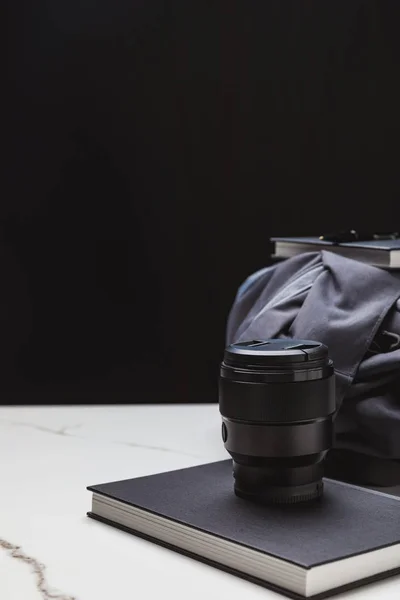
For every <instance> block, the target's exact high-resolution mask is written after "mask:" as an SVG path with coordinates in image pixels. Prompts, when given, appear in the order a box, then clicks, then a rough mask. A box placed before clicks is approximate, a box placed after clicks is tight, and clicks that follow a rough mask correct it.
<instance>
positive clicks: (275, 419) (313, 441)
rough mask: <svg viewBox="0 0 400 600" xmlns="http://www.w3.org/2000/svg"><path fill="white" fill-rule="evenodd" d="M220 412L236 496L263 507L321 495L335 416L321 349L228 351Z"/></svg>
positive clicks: (300, 343)
mask: <svg viewBox="0 0 400 600" xmlns="http://www.w3.org/2000/svg"><path fill="white" fill-rule="evenodd" d="M219 409H220V413H221V416H222V439H223V442H224V445H225V448H226V449H227V451H228V452H229V453H230V455H231V456H232V459H233V475H234V481H235V483H234V490H235V493H236V495H237V496H240V497H243V498H247V499H251V500H254V501H258V502H262V503H268V504H269V503H295V502H303V501H308V500H312V499H315V498H318V497H319V496H321V494H322V492H323V481H322V478H323V463H324V459H325V456H326V454H327V452H328V450H329V449H330V448H331V446H332V442H333V414H334V412H335V409H336V406H335V379H334V370H333V364H332V361H331V360H330V359H329V355H328V348H327V347H326V346H325V345H323V344H321V343H319V342H317V341H311V340H294V339H268V340H249V341H242V342H238V343H235V344H232V345H230V346H228V347H227V348H226V349H225V353H224V360H223V362H222V364H221V368H220V378H219Z"/></svg>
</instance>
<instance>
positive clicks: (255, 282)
mask: <svg viewBox="0 0 400 600" xmlns="http://www.w3.org/2000/svg"><path fill="white" fill-rule="evenodd" d="M399 298H400V272H397V271H391V272H388V271H384V270H382V269H378V268H376V267H371V266H369V265H366V264H363V263H361V262H358V261H355V260H350V259H348V258H344V257H341V256H338V255H336V254H333V253H330V252H326V251H322V252H316V253H306V254H301V255H299V256H296V257H293V258H290V259H287V260H285V261H284V262H280V263H277V264H274V265H272V266H269V267H267V268H265V269H262V270H261V271H258V272H256V273H254V274H253V275H251V276H250V277H249V278H248V279H247V280H246V281H245V282H244V283H243V284H242V285H241V287H240V288H239V290H238V293H237V296H236V298H235V301H234V303H233V306H232V309H231V311H230V314H229V318H228V324H227V333H226V342H227V344H231V343H234V342H237V341H241V340H246V339H266V338H296V339H312V340H316V341H320V342H322V343H324V344H326V345H327V346H328V348H329V354H330V357H331V358H332V360H333V363H334V367H335V378H336V406H337V412H336V417H335V442H334V447H333V449H332V450H331V451H330V452H329V454H328V458H327V461H326V468H325V472H326V475H327V476H328V477H333V478H338V479H344V480H347V481H351V482H353V483H359V484H365V485H376V486H390V485H397V484H400V300H399Z"/></svg>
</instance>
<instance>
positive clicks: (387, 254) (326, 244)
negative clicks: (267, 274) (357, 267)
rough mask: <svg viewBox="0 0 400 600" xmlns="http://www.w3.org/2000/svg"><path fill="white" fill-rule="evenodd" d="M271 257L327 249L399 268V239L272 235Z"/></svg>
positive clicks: (381, 265)
mask: <svg viewBox="0 0 400 600" xmlns="http://www.w3.org/2000/svg"><path fill="white" fill-rule="evenodd" d="M270 241H271V242H272V243H273V244H274V252H273V255H272V256H273V258H281V259H283V258H290V257H292V256H296V255H297V254H301V253H303V252H318V251H320V250H328V251H329V252H334V253H335V254H340V255H342V256H345V257H347V258H352V259H353V260H359V261H361V262H364V263H367V264H369V265H373V266H376V267H382V268H387V269H399V268H400V239H393V240H392V239H388V240H369V241H356V242H341V243H338V244H336V243H333V242H331V241H327V240H321V239H319V238H318V237H273V238H271V240H270Z"/></svg>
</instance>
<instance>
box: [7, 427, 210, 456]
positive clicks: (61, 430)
mask: <svg viewBox="0 0 400 600" xmlns="http://www.w3.org/2000/svg"><path fill="white" fill-rule="evenodd" d="M0 422H1V423H7V424H8V425H12V426H14V427H30V428H32V429H37V430H38V431H42V432H44V433H51V434H53V435H64V436H70V437H79V438H81V439H89V440H90V436H84V435H76V434H74V433H71V431H70V430H71V429H78V428H82V427H83V423H79V424H78V425H63V426H62V427H59V428H57V429H52V428H50V427H45V426H43V425H37V424H36V423H22V422H18V421H9V420H6V419H0ZM110 442H111V443H112V444H120V445H123V446H131V447H132V448H143V449H145V450H157V451H158V452H172V453H173V454H181V455H182V456H191V457H192V458H201V455H200V454H194V453H193V452H184V451H181V450H179V451H177V450H174V449H173V448H167V447H165V446H157V445H149V444H139V443H136V442H125V441H121V440H110Z"/></svg>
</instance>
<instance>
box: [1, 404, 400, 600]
mask: <svg viewBox="0 0 400 600" xmlns="http://www.w3.org/2000/svg"><path fill="white" fill-rule="evenodd" d="M224 458H227V454H226V453H225V450H224V448H223V446H222V443H221V441H220V420H219V413H218V408H217V406H216V405H203V406H193V405H183V406H178V405H174V406H126V407H124V406H114V407H111V406H106V407H33V408H19V407H11V408H9V407H2V408H0V599H1V600H72V599H74V600H114V599H115V600H125V599H126V600H129V599H132V600H133V599H135V600H145V599H148V598H162V599H163V600H164V599H169V598H171V599H174V600H180V599H182V600H187V599H190V600H197V599H200V598H201V599H202V600H204V598H207V600H210V599H214V598H215V599H218V600H221V599H225V598H229V599H230V600H236V599H237V600H239V599H240V600H242V599H243V598H246V600H247V599H248V600H250V599H251V600H253V599H254V600H256V599H258V598H259V599H261V598H263V599H264V600H279V598H282V597H281V596H280V595H278V594H275V593H273V592H270V591H268V590H265V589H263V588H261V587H258V586H256V585H253V584H251V583H248V582H246V581H242V580H241V579H239V578H236V577H234V576H231V575H228V574H226V573H223V572H221V571H219V570H218V569H214V568H212V567H208V566H206V565H202V564H200V563H198V562H196V561H194V560H192V559H189V558H185V557H183V556H181V555H179V554H176V553H174V552H172V551H169V550H166V549H164V548H160V547H158V546H156V545H154V544H151V543H149V542H146V541H144V540H141V539H138V538H135V537H134V536H131V535H128V534H126V533H123V532H120V531H118V530H116V529H113V528H111V527H107V526H105V525H103V524H101V523H97V522H95V521H92V520H91V519H88V518H87V517H86V511H87V510H89V509H90V502H91V495H90V493H89V492H88V491H86V486H87V485H90V484H95V483H100V482H103V481H112V480H116V479H124V478H129V477H135V476H140V475H145V474H150V473H157V472H160V471H167V470H171V469H175V468H180V467H186V466H190V465H195V464H201V463H203V462H207V461H212V460H220V459H224ZM399 518H400V515H399ZM340 598H346V600H347V599H349V600H350V599H351V600H377V598H379V600H395V599H396V600H399V598H400V578H398V577H396V578H393V579H389V580H387V581H384V582H381V583H377V584H373V585H370V586H366V587H364V588H360V589H358V590H354V591H352V592H349V593H346V594H343V595H342V596H340Z"/></svg>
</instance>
